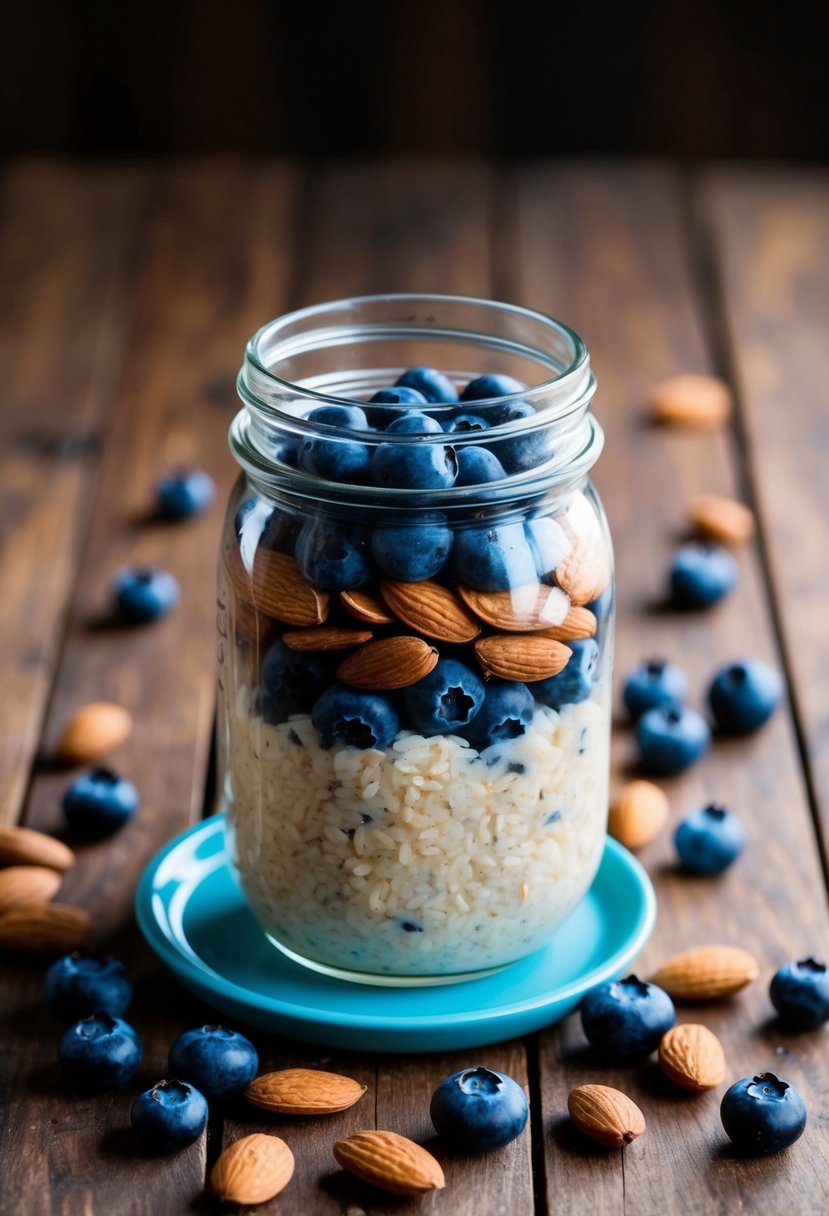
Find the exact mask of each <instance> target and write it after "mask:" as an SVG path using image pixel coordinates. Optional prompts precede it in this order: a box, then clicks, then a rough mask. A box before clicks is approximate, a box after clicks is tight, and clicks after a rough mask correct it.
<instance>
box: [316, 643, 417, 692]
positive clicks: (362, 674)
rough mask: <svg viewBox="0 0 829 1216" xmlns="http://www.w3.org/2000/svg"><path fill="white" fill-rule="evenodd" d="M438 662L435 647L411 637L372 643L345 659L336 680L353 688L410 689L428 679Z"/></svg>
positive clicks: (381, 690)
mask: <svg viewBox="0 0 829 1216" xmlns="http://www.w3.org/2000/svg"><path fill="white" fill-rule="evenodd" d="M437 661H438V652H437V650H436V649H435V647H434V646H430V645H429V643H428V642H424V641H423V638H415V637H412V636H411V635H405V636H400V637H396V638H383V639H382V640H381V641H379V642H369V643H368V644H367V645H366V646H361V647H360V649H359V650H355V652H354V654H350V655H349V656H348V658H347V659H344V660H343V661H342V663H340V665H339V667H338V668H337V679H338V680H342V681H344V683H346V684H351V685H352V687H353V688H370V689H372V690H374V691H380V692H383V691H386V690H387V689H390V688H408V687H409V685H410V684H416V683H417V682H418V680H422V679H423V677H424V676H428V674H429V672H430V671H432V669H433V668H434V666H435V664H436V663H437Z"/></svg>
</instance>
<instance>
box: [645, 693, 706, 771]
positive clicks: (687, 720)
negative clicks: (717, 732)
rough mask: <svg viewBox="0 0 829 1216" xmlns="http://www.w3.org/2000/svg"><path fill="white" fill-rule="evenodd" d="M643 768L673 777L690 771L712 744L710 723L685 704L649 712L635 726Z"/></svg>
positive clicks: (658, 708) (662, 707) (663, 707)
mask: <svg viewBox="0 0 829 1216" xmlns="http://www.w3.org/2000/svg"><path fill="white" fill-rule="evenodd" d="M636 742H637V743H638V744H639V756H640V762H641V767H642V768H643V770H644V771H645V772H647V773H652V774H654V775H655V776H662V777H670V776H673V775H674V774H675V773H681V772H682V771H683V770H684V769H686V768H690V766H691V765H692V764H695V763H696V761H697V760H699V758H700V757H701V756H703V755H704V754H705V752H706V751H707V750H708V748H709V746H710V743H711V731H710V729H709V727H708V723H707V722H706V721H705V719H704V718H703V717H702V715H701V714H698V713H697V712H696V710H694V709H688V707H687V706H682V705H668V706H659V707H657V708H656V709H649V710H648V711H647V713H644V714H643V715H642V717H641V718H640V719H639V721H638V722H637V723H636Z"/></svg>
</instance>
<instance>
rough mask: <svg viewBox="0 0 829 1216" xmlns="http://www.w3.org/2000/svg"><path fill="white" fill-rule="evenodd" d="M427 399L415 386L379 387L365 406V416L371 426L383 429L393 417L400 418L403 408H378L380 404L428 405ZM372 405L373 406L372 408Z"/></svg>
mask: <svg viewBox="0 0 829 1216" xmlns="http://www.w3.org/2000/svg"><path fill="white" fill-rule="evenodd" d="M428 404H429V403H428V401H427V400H426V398H425V397H424V396H423V393H419V392H418V391H417V389H415V388H406V387H405V386H401V387H399V388H381V389H380V391H379V392H377V393H375V394H374V396H373V397H372V398H371V401H370V402H369V403H368V405H367V406H366V410H365V412H366V417H367V418H368V420H369V422H370V423H371V425H372V426H374V427H376V428H377V430H378V431H384V430H385V429H386V427H387V426H389V424H390V423H392V422H394V420H395V418H401V417H402V416H403V414H404V413H405V410H395V409H386V410H384V409H380V408H377V407H379V406H382V405H402V406H408V405H428ZM372 406H374V408H372Z"/></svg>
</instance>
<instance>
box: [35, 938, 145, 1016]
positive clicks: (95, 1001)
mask: <svg viewBox="0 0 829 1216" xmlns="http://www.w3.org/2000/svg"><path fill="white" fill-rule="evenodd" d="M43 996H44V998H45V1000H46V1004H47V1005H48V1006H49V1008H50V1009H51V1010H52V1012H53V1013H56V1014H57V1015H58V1017H59V1018H60V1019H61V1021H62V1022H76V1021H77V1020H78V1019H79V1018H85V1017H89V1015H90V1014H92V1013H97V1012H99V1011H100V1012H102V1013H108V1014H110V1015H111V1016H112V1017H120V1016H121V1014H122V1013H124V1012H125V1011H126V1009H127V1008H128V1007H129V1003H130V1001H131V1000H132V984H131V983H130V981H129V977H128V976H127V970H126V967H125V966H124V964H123V963H122V962H120V961H119V960H118V959H117V958H111V957H110V956H109V955H107V954H95V953H94V952H93V951H91V950H73V951H72V953H71V954H64V956H63V958H59V959H57V961H56V962H54V963H52V965H51V967H50V968H49V970H48V971H47V972H46V975H45V977H44V979H43Z"/></svg>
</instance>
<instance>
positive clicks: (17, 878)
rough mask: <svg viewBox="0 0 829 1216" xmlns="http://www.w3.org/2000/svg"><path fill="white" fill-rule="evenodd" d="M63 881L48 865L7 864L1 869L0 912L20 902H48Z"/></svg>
mask: <svg viewBox="0 0 829 1216" xmlns="http://www.w3.org/2000/svg"><path fill="white" fill-rule="evenodd" d="M61 881H62V878H61V875H60V873H59V872H58V871H57V870H50V869H48V868H47V867H46V866H7V867H6V869H5V870H0V913H2V912H5V911H6V910H7V909H8V908H14V907H17V906H18V905H19V904H48V902H49V900H50V899H53V898H54V896H55V895H57V892H58V887H59V886H60V884H61Z"/></svg>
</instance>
